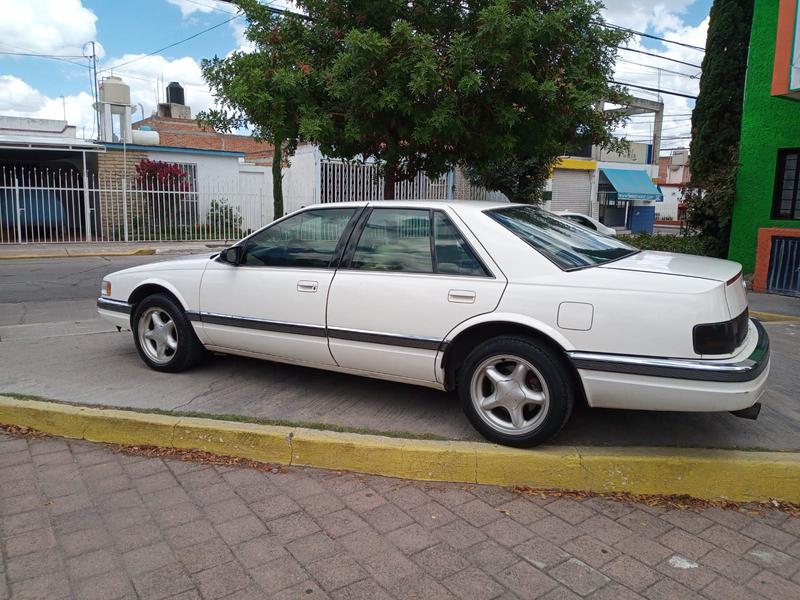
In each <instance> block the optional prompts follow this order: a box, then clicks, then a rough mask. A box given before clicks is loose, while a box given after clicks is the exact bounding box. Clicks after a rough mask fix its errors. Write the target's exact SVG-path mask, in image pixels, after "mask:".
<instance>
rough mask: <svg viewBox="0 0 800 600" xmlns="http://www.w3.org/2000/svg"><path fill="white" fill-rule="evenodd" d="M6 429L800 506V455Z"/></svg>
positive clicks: (135, 425) (133, 417)
mask: <svg viewBox="0 0 800 600" xmlns="http://www.w3.org/2000/svg"><path fill="white" fill-rule="evenodd" d="M0 423H4V424H7V425H16V426H20V427H28V428H31V429H35V430H38V431H42V432H45V433H49V434H52V435H57V436H63V437H68V438H75V439H84V440H88V441H93V442H107V443H114V444H127V445H140V446H144V445H147V446H162V447H174V448H179V449H186V450H205V451H207V452H213V453H216V454H221V455H226V456H236V457H242V458H249V459H252V460H257V461H263V462H268V463H279V464H284V465H295V466H310V467H319V468H325V469H341V470H348V471H355V472H360V473H371V474H376V475H385V476H389V477H401V478H406V479H419V480H426V481H451V482H463V483H476V484H490V485H502V486H530V487H537V488H561V489H569V490H579V491H592V492H629V493H633V494H664V495H673V494H685V495H688V496H693V497H696V498H703V499H719V498H725V499H730V500H735V501H756V500H761V501H763V500H769V499H772V498H774V499H777V500H784V501H788V502H799V501H800V453H790V452H785V453H784V452H748V451H735V450H703V449H694V448H688V449H680V448H575V447H555V446H549V447H543V448H537V449H535V450H517V449H514V448H506V447H502V446H495V445H493V444H488V443H479V442H456V441H452V442H450V441H430V440H412V439H398V438H389V437H382V436H377V435H362V434H356V433H339V432H331V431H318V430H313V429H305V428H302V427H279V426H268V425H255V424H248V423H234V422H229V421H218V420H215V419H203V418H194V417H173V416H167V415H156V414H145V413H138V412H133V411H126V410H117V409H101V408H90V407H82V406H71V405H66V404H58V403H51V402H41V401H34V400H17V399H15V398H9V397H7V396H0Z"/></svg>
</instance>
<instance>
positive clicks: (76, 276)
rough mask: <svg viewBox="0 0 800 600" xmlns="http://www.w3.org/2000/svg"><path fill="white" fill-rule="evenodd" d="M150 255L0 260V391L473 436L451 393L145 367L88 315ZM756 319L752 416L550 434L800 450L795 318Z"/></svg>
mask: <svg viewBox="0 0 800 600" xmlns="http://www.w3.org/2000/svg"><path fill="white" fill-rule="evenodd" d="M153 258H154V257H152V256H151V257H119V258H71V259H50V260H20V261H11V260H9V261H3V263H0V392H17V393H28V394H35V395H40V396H44V397H48V398H53V399H57V400H65V401H70V402H79V403H85V404H100V405H111V406H125V407H140V408H160V409H165V410H186V411H200V412H207V413H214V414H237V415H246V416H250V417H262V418H268V419H279V420H287V421H292V422H297V423H324V424H331V425H338V426H342V427H347V428H365V429H370V430H374V431H382V432H394V433H415V434H430V435H435V436H440V437H445V438H451V439H480V437H479V436H478V434H477V433H476V432H475V431H474V430H473V429H472V427H471V426H470V425H469V423H468V422H467V421H466V419H465V418H464V416H463V415H462V413H461V409H460V407H459V406H458V400H457V398H456V397H455V395H454V394H445V393H441V392H436V391H433V390H428V389H425V388H417V387H413V386H407V385H402V384H394V383H387V382H382V381H378V380H370V379H364V378H359V377H354V376H349V375H342V374H336V373H326V372H324V371H317V370H312V369H307V368H303V367H293V366H287V365H280V364H277V363H271V362H265V361H257V360H251V359H244V358H236V357H222V356H217V357H213V358H212V359H210V360H209V361H208V363H207V364H205V365H203V366H202V367H200V368H198V369H195V370H193V371H191V372H188V373H182V374H177V375H168V374H161V373H156V372H154V371H151V370H149V369H147V368H146V367H145V366H144V365H143V364H142V363H141V361H140V360H139V358H138V356H137V355H136V352H135V350H134V347H133V341H132V339H131V335H130V333H128V332H125V333H117V332H116V330H114V329H113V328H111V327H110V326H107V325H106V324H105V323H104V322H103V321H100V320H98V319H96V314H95V305H94V303H95V298H96V296H97V293H98V290H99V285H100V280H101V279H102V276H103V275H104V274H105V273H107V272H110V271H113V270H117V269H120V268H124V267H125V266H130V265H133V264H141V263H145V262H151V261H152V260H153ZM767 328H768V330H769V332H770V336H771V339H772V348H773V363H772V377H771V380H770V387H769V390H768V392H767V395H766V397H765V398H764V399H763V402H764V405H765V406H764V409H763V411H762V413H761V416H760V417H759V420H758V421H755V422H752V421H745V420H742V419H737V418H736V417H733V416H731V415H729V414H702V413H650V412H641V411H611V410H598V409H595V410H590V409H588V408H583V407H581V408H578V409H577V410H576V411H575V413H574V415H573V417H572V419H571V420H570V422H569V424H568V425H567V427H566V428H565V429H564V431H563V432H562V433H561V434H560V435H559V436H558V438H556V439H555V440H554V442H555V443H556V444H569V445H608V446H620V445H657V446H692V447H717V448H764V449H775V450H800V392H798V390H800V355H799V353H798V350H797V349H798V341H799V340H800V324H798V323H772V324H767Z"/></svg>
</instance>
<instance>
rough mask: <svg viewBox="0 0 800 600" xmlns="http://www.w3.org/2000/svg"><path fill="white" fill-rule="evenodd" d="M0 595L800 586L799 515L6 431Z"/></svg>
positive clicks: (757, 595)
mask: <svg viewBox="0 0 800 600" xmlns="http://www.w3.org/2000/svg"><path fill="white" fill-rule="evenodd" d="M0 516H2V521H0V543H2V553H0V556H2V559H0V598H3V599H5V598H15V599H16V598H19V599H23V598H48V599H58V598H76V599H80V600H91V599H92V598H103V599H109V598H139V599H142V600H145V599H160V598H167V597H170V598H185V599H189V598H200V597H202V598H205V599H215V598H230V599H234V598H236V599H246V598H253V599H263V598H272V599H274V600H280V599H291V600H295V599H300V598H309V599H312V600H313V599H314V598H332V599H334V600H356V599H370V600H391V599H397V600H405V599H409V600H410V599H414V600H425V599H431V600H433V599H436V600H455V599H456V598H457V599H460V600H472V599H475V600H479V599H486V600H490V599H493V598H497V599H504V600H506V599H507V600H515V599H516V600H521V599H540V598H541V599H545V600H555V599H557V598H560V599H570V600H571V599H575V600H577V599H578V598H581V597H584V598H592V599H595V600H612V599H613V600H623V599H639V600H642V599H647V600H660V599H666V598H669V599H675V598H698V599H699V598H704V599H707V600H732V599H737V598H741V599H752V600H765V599H775V600H777V599H781V600H783V599H788V598H798V597H800V519H798V518H797V517H790V516H789V515H787V514H786V513H782V512H779V511H777V510H765V511H763V512H759V513H752V512H745V511H737V510H723V509H721V508H716V507H706V508H698V509H696V510H691V509H680V508H674V507H670V506H661V505H651V504H641V503H634V502H623V501H619V500H613V499H607V498H586V497H574V498H571V497H561V496H559V495H544V494H524V493H515V492H512V491H510V490H508V489H504V488H499V487H492V486H475V485H472V486H470V485H463V484H441V483H436V484H431V483H422V482H415V481H402V480H397V479H391V478H384V477H377V476H363V475H355V474H351V473H344V472H338V471H325V470H319V469H307V468H297V469H272V470H270V469H263V468H262V469H255V468H246V467H243V466H219V465H217V466H215V465H210V464H204V463H202V462H195V461H191V460H180V459H179V458H177V457H174V458H146V457H143V456H136V455H129V454H125V453H119V452H116V451H114V450H113V449H112V448H110V447H107V446H103V445H99V444H90V443H86V442H74V441H66V440H60V439H55V438H19V437H11V436H8V435H5V434H0Z"/></svg>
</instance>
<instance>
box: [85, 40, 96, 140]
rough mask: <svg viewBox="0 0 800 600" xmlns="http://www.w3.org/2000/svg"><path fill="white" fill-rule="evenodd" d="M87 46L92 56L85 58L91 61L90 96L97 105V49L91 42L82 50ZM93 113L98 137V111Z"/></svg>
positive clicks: (93, 42)
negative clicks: (91, 95) (89, 47)
mask: <svg viewBox="0 0 800 600" xmlns="http://www.w3.org/2000/svg"><path fill="white" fill-rule="evenodd" d="M89 44H91V45H92V54H91V55H90V56H87V57H86V58H88V59H90V60H91V61H92V67H91V72H92V94H94V101H95V103H97V102H100V92H99V90H98V88H97V47H96V45H97V43H96V42H95V41H94V40H93V41H91V42H87V43H86V45H84V49H85V48H86V46H88V45H89ZM84 56H86V50H84ZM95 112H96V114H97V118H96V123H95V125H96V127H97V135H98V136H99V135H100V111H99V110H96V111H95Z"/></svg>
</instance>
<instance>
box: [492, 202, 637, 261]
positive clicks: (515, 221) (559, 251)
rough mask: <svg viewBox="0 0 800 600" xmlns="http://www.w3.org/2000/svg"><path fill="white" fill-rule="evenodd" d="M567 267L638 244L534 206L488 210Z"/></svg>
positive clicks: (621, 254) (619, 254)
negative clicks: (625, 241) (581, 225)
mask: <svg viewBox="0 0 800 600" xmlns="http://www.w3.org/2000/svg"><path fill="white" fill-rule="evenodd" d="M486 214H488V215H489V216H490V217H491V218H492V219H494V220H495V221H497V222H498V223H500V224H501V225H502V226H503V227H505V228H506V229H508V230H509V231H511V232H512V233H514V234H515V235H517V236H518V237H520V238H522V239H523V240H524V241H526V242H527V243H528V244H530V245H531V246H533V247H534V248H535V249H536V250H538V251H539V252H541V253H542V254H543V255H544V256H545V257H547V258H548V259H550V260H551V261H553V262H554V263H555V264H556V265H558V266H559V267H561V268H562V269H564V270H567V271H569V270H572V269H582V268H584V267H592V266H595V265H602V264H605V263H608V262H611V261H614V260H618V259H620V258H625V257H626V256H630V255H632V254H636V253H637V252H639V250H637V249H636V248H634V247H632V246H628V245H627V244H625V243H623V242H621V241H619V240H617V239H616V238H613V237H608V236H605V235H602V234H599V233H596V232H594V231H590V230H588V229H586V228H585V227H579V226H576V225H575V224H574V223H572V222H571V221H569V220H568V219H563V218H560V217H557V216H556V215H554V214H552V213H549V212H547V211H545V210H541V209H539V208H535V207H533V206H509V207H508V208H497V209H493V210H489V211H487V212H486Z"/></svg>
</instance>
